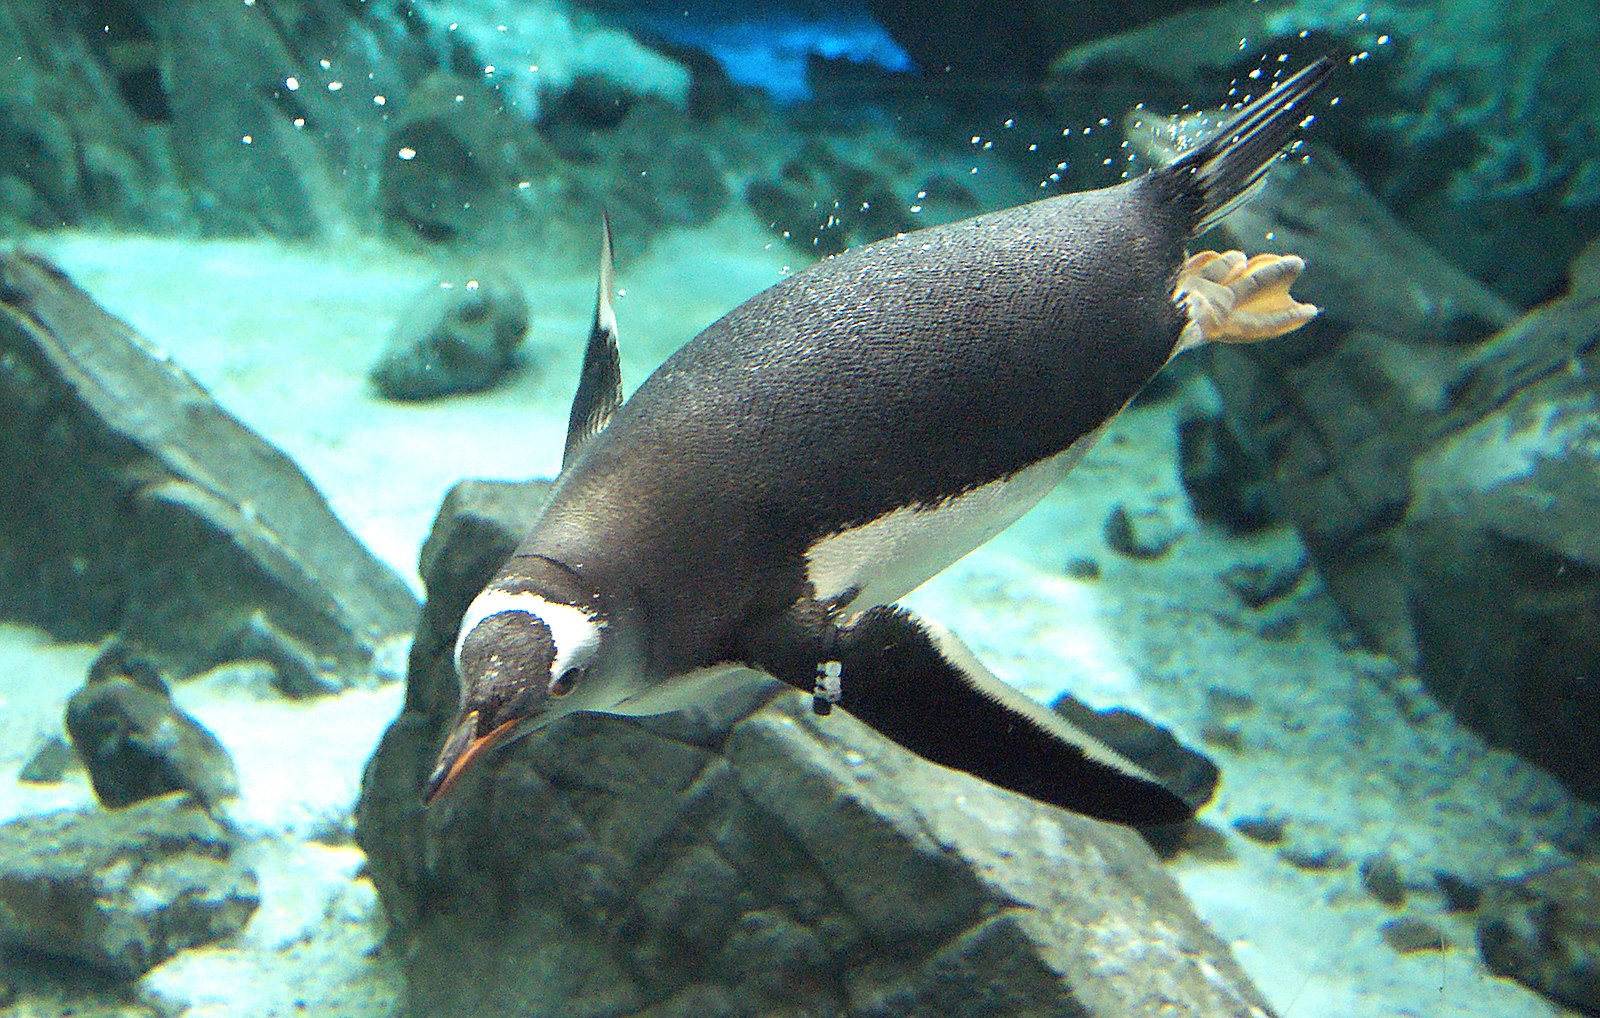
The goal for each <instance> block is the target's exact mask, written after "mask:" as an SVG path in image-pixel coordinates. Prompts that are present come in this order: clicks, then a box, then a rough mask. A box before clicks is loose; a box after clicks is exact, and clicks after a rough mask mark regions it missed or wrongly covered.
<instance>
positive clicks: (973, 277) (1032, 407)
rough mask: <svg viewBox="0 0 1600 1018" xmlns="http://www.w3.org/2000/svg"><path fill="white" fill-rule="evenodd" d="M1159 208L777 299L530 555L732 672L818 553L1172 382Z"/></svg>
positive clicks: (896, 250) (698, 361) (907, 261)
mask: <svg viewBox="0 0 1600 1018" xmlns="http://www.w3.org/2000/svg"><path fill="white" fill-rule="evenodd" d="M1148 193H1149V192H1148V190H1147V189H1146V188H1145V187H1144V186H1143V183H1142V181H1136V182H1132V183H1129V184H1124V185H1121V186H1119V187H1116V188H1111V189H1107V190H1104V191H1098V192H1090V193H1086V194H1076V195H1066V196H1062V197H1059V198H1052V199H1048V200H1045V201H1041V202H1038V203H1035V204H1033V205H1028V206H1024V207H1021V208H1016V209H1010V210H1007V211H1004V212H997V213H994V214H992V215H986V216H979V217H976V218H974V219H971V220H967V221H965V222H961V223H955V224H951V225H948V226H942V227H936V228H934V229H930V230H924V231H920V232H917V233H912V234H906V235H904V236H901V237H897V238H893V239H890V240H886V241H882V242H880V243H877V244H873V245H870V246H868V247H864V248H861V249H858V250H855V251H851V252H848V253H846V254H843V255H840V256H838V257H836V258H831V259H828V260H827V261H824V262H822V263H820V264H818V265H816V266H813V267H812V268H810V269H808V270H807V271H805V272H803V273H800V274H798V275H796V276H794V277H792V278H790V279H788V280H785V281H784V282H782V283H779V284H778V285H776V286H774V287H772V288H771V289H769V290H767V291H765V292H763V293H761V294H758V295H757V296H755V297H754V298H752V299H751V300H749V301H747V302H746V303H744V304H742V305H740V306H739V307H738V308H736V309H735V310H734V311H732V312H731V313H729V314H728V315H726V316H725V317H723V318H722V319H721V320H719V321H717V322H716V323H714V324H713V325H712V326H710V327H709V328H708V329H706V330H705V332H703V333H701V334H700V335H699V336H698V337H696V338H695V339H694V340H692V341H691V342H690V343H689V344H687V345H686V346H685V347H684V348H683V349H681V350H680V351H678V352H677V353H676V354H674V355H673V356H672V357H671V358H669V359H668V360H667V361H666V363H665V364H663V365H662V366H661V368H660V369H659V370H658V371H657V372H656V373H655V374H654V375H652V376H651V377H650V378H649V379H648V380H647V381H646V382H645V383H644V384H643V385H642V386H641V387H640V389H639V390H638V392H636V393H635V394H634V395H633V397H632V398H631V399H630V400H629V401H628V402H627V403H626V404H624V405H623V407H622V408H621V409H620V410H619V411H618V412H617V413H616V416H615V417H614V418H613V419H612V421H611V423H610V426H609V427H608V428H607V429H606V430H605V431H604V432H602V433H601V434H599V435H598V436H596V437H595V438H594V439H593V441H592V443H591V445H590V446H589V447H587V448H586V449H585V450H584V455H583V456H582V457H581V458H580V459H579V460H578V461H577V462H575V463H574V464H573V465H572V468H571V469H570V470H569V471H568V472H567V473H566V474H565V475H564V476H563V477H562V479H561V481H560V483H559V484H558V486H557V488H556V490H555V492H554V493H553V495H552V499H551V503H550V506H549V508H548V509H547V510H546V513H545V515H544V517H543V519H542V520H541V521H540V523H539V525H538V526H537V527H536V528H535V530H534V532H533V533H532V534H531V535H530V536H529V541H528V543H527V544H526V545H525V549H524V550H527V551H535V552H538V553H539V554H544V555H549V556H550V557H552V558H556V559H558V560H560V561H565V562H568V563H569V564H575V563H576V562H586V563H588V564H589V566H588V567H589V568H590V569H601V570H605V571H607V572H611V573H613V575H614V576H615V577H616V579H617V580H619V581H623V582H626V580H625V579H624V578H638V582H641V583H643V584H644V585H645V586H646V587H649V588H651V589H648V590H644V591H641V593H642V595H643V596H644V599H645V600H646V602H647V603H649V604H653V605H654V607H655V608H656V611H657V613H659V614H663V615H670V616H672V617H673V618H674V619H675V620H685V621H686V622H687V620H689V619H691V618H697V621H694V622H689V623H688V624H687V625H686V626H685V632H684V635H685V637H686V643H689V644H698V645H699V646H697V647H695V648H694V649H693V650H692V651H690V649H689V648H688V647H684V648H682V650H683V651H685V652H688V653H690V655H691V656H698V655H702V654H704V653H712V654H715V653H716V651H717V649H720V642H721V641H722V639H723V638H724V637H726V635H727V634H728V633H729V632H730V631H731V630H732V629H734V628H737V627H738V626H740V625H741V624H742V623H743V620H744V619H745V618H746V617H747V616H748V615H749V614H750V613H757V614H759V613H761V612H765V611H771V610H779V609H781V608H782V607H784V606H786V604H787V602H788V601H792V600H793V599H794V597H796V596H799V594H800V593H801V590H800V583H801V581H800V576H799V574H798V573H797V572H795V568H796V567H797V566H798V565H799V564H800V563H799V556H800V555H801V553H802V552H803V551H804V550H805V548H807V547H808V546H809V545H810V544H812V543H813V542H814V541H816V540H817V539H818V538H821V537H823V536H825V535H827V534H829V533H833V532H836V531H838V530H840V529H843V528H845V527H848V526H851V525H855V524H860V523H865V522H868V521H870V520H872V519H875V518H877V517H879V516H881V515H883V514H884V513H886V512H889V511H891V510H893V509H895V508H897V507H899V506H905V505H934V504H937V503H938V502H940V501H941V500H943V499H946V498H949V497H951V496H953V495H957V494H960V493H961V492H963V491H966V490H968V489H971V488H973V487H976V486H979V485H982V484H984V483H987V482H989V481H992V480H995V479H997V478H1002V477H1007V476H1009V475H1011V474H1014V473H1015V472H1017V471H1018V470H1021V469H1023V468H1024V467H1026V466H1028V465H1029V464H1031V463H1034V462H1037V461H1038V460H1041V459H1043V458H1045V457H1048V456H1050V455H1053V454H1054V453H1057V452H1060V451H1061V450H1063V449H1065V448H1066V447H1067V446H1069V445H1071V444H1072V442H1074V441H1075V440H1076V439H1078V438H1079V437H1081V436H1083V435H1085V434H1087V433H1089V432H1091V431H1093V430H1094V429H1095V428H1098V427H1099V426H1100V425H1101V424H1102V423H1104V422H1105V420H1106V419H1107V418H1108V417H1110V416H1111V415H1112V414H1114V413H1115V412H1116V411H1117V410H1118V409H1120V408H1121V407H1122V406H1123V405H1124V404H1125V403H1126V402H1127V401H1128V400H1129V399H1130V398H1131V397H1132V396H1133V395H1134V394H1135V393H1136V392H1137V391H1138V390H1139V388H1140V387H1141V386H1142V385H1143V384H1144V383H1145V382H1146V381H1148V380H1149V378H1150V377H1151V376H1153V375H1154V374H1155V373H1156V372H1157V371H1158V370H1159V369H1160V368H1161V366H1162V365H1163V364H1164V363H1165V362H1166V360H1167V357H1168V355H1169V354H1170V353H1171V351H1172V348H1173V345H1174V343H1175V342H1176V340H1177V337H1178V333H1179V331H1180V330H1181V328H1182V325H1183V319H1182V317H1181V314H1180V313H1179V311H1178V309H1177V308H1176V307H1175V306H1174V304H1173V302H1172V299H1171V293H1172V286H1173V283H1174V280H1175V276H1176V271H1177V267H1178V264H1179V262H1180V261H1181V254H1182V246H1183V243H1184V241H1186V240H1187V239H1188V236H1189V230H1190V226H1191V223H1190V222H1189V220H1188V217H1187V216H1181V217H1174V216H1171V215H1166V214H1165V213H1166V212H1167V211H1168V208H1167V203H1165V202H1151V201H1147V200H1145V198H1144V196H1145V195H1146V194H1148ZM1174 211H1176V210H1174ZM1174 218H1176V219H1177V221H1173V220H1174ZM619 557H620V558H621V559H622V561H617V559H618V558H619ZM752 593H757V594H760V595H761V603H758V604H751V603H748V602H749V597H750V595H751V594H752ZM785 599H787V600H785ZM674 664H676V663H674Z"/></svg>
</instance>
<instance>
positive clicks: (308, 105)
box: [0, 0, 425, 237]
mask: <svg viewBox="0 0 1600 1018" xmlns="http://www.w3.org/2000/svg"><path fill="white" fill-rule="evenodd" d="M4 6H5V10H4V11H0V58H3V59H4V62H5V66H6V67H7V68H8V69H9V70H10V74H9V76H8V82H7V83H8V86H9V87H8V90H7V97H8V98H6V99H0V152H4V153H7V154H8V155H0V194H8V196H10V197H13V198H14V199H15V200H19V201H20V202H22V204H20V205H17V206H13V207H11V208H7V209H6V210H5V211H3V212H0V224H4V223H6V222H7V221H8V220H12V219H13V218H16V219H21V220H25V221H26V222H27V223H28V224H29V225H33V226H38V227H58V226H63V225H74V226H88V225H102V226H119V227H123V228H130V229H145V230H159V231H178V230H189V231H196V230H198V231H203V232H208V233H229V234H238V233H251V234H253V233H258V232H262V231H267V232H270V233H274V234H277V235H280V236H290V237H311V236H323V235H326V234H328V233H331V232H336V231H338V230H340V229H344V228H346V227H347V226H348V225H350V224H351V223H353V222H370V221H371V220H372V219H373V216H372V210H371V207H370V200H369V197H368V196H369V195H370V192H371V190H372V183H373V180H374V177H375V174H376V168H377V164H378V160H379V155H380V153H379V145H380V143H381V140H382V132H381V130H380V124H381V122H382V120H383V117H384V115H385V107H384V105H381V104H380V102H379V101H378V98H377V97H382V100H383V102H385V103H386V102H387V101H389V100H391V99H400V98H402V97H403V96H404V95H405V92H406V83H407V82H408V81H409V80H414V77H415V74H416V69H417V67H418V66H419V64H420V63H421V62H422V60H423V59H425V54H424V51H423V48H422V44H421V42H420V40H418V39H416V38H415V37H414V36H413V35H412V34H411V33H409V32H408V31H406V29H405V27H404V26H403V25H402V24H400V23H398V21H395V22H383V21H380V20H379V19H377V18H375V17H369V16H366V15H365V12H363V11H361V10H359V9H357V8H355V7H353V6H351V5H347V4H344V3H342V2H341V0H297V2H296V3H294V4H274V5H270V6H269V5H266V4H228V5H225V6H223V7H218V8H216V9H212V8H211V6H210V5H208V4H206V3H205V2H204V0H164V2H162V3H157V4H129V3H121V2H118V3H97V4H94V5H92V6H90V7H87V8H85V7H83V6H82V5H78V6H65V7H64V6H62V5H60V4H54V3H49V2H45V0H17V2H15V3H7V4H6V5H4ZM374 6H376V5H374ZM346 85H348V86H349V87H348V88H346V87H345V86H346ZM10 153H17V154H18V155H19V156H21V157H20V158H10V157H9V154H10ZM22 153H26V155H25V156H22V155H21V154H22ZM13 208H14V209H16V210H17V211H16V212H13Z"/></svg>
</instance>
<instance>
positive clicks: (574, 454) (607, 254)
mask: <svg viewBox="0 0 1600 1018" xmlns="http://www.w3.org/2000/svg"><path fill="white" fill-rule="evenodd" d="M612 271H613V270H612V261H611V217H610V216H606V215H604V214H602V217H601V230H600V285H599V287H598V288H597V291H596V293H595V297H594V324H593V325H591V326H590V327H589V345H588V347H587V348H585V349H584V351H583V373H582V374H581V375H580V376H579V378H578V392H577V394H576V395H575V396H573V397H572V413H571V414H570V415H569V416H568V418H567V447H566V451H565V452H564V453H563V454H562V456H561V469H562V470H565V469H567V467H569V466H571V465H572V462H573V460H575V459H577V458H578V452H579V450H580V449H582V448H583V445H584V443H585V442H587V441H589V439H591V438H593V437H594V436H596V435H598V434H600V432H601V431H603V430H605V426H606V425H607V424H608V423H610V421H611V415H612V414H614V413H616V412H617V407H619V406H621V405H622V366H621V364H620V363H619V362H618V355H617V312H616V309H615V308H614V307H612V304H611V293H612V289H613V286H612Z"/></svg>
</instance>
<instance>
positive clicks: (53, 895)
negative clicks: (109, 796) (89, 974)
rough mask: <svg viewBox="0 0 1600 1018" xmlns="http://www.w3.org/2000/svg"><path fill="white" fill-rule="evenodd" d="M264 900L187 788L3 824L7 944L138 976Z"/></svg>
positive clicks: (208, 939) (1, 894) (227, 931)
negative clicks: (116, 805) (132, 802)
mask: <svg viewBox="0 0 1600 1018" xmlns="http://www.w3.org/2000/svg"><path fill="white" fill-rule="evenodd" d="M44 847H48V851H41V848H44ZM259 903H260V892H259V890H258V889H257V885H256V878H255V875H254V874H253V873H252V872H251V871H250V870H249V869H247V868H246V867H245V866H244V865H243V864H242V862H241V861H240V860H239V859H238V858H237V857H236V856H235V854H234V845H233V842H232V841H231V840H230V839H229V837H228V836H227V835H226V834H225V833H224V832H223V831H222V829H221V828H220V827H218V826H217V824H216V822H215V821H213V820H212V819H211V818H210V817H209V816H207V815H206V813H205V812H204V811H203V810H201V809H199V808H197V807H195V806H193V805H190V804H189V803H188V802H187V800H186V798H185V797H184V796H179V795H173V796H166V797H163V798H157V799H150V800H147V801H145V802H143V803H140V804H139V805H136V806H132V807H130V808H128V809H125V810H116V811H112V812H104V811H100V810H88V811H66V812H59V813H50V814H47V815H45V816H40V817H31V818H28V819H25V820H16V821H13V822H11V823H8V824H4V825H0V944H3V945H4V946H6V947H7V948H10V949H12V950H17V951H23V952H27V953H30V954H36V955H46V956H53V957H58V958H64V959H67V960H69V961H72V962H75V963H77V964H80V965H87V966H89V967H91V968H95V969H100V970H102V971H104V972H106V973H109V974H111V975H113V976H116V977H119V978H124V979H134V978H137V977H138V976H141V975H143V974H144V973H145V972H147V971H149V970H150V969H151V968H154V967H155V966H156V965H158V964H160V963H161V962H162V961H164V960H166V959H167V958H170V957H171V956H172V955H174V954H176V953H177V952H179V951H182V950H184V949H185V948H190V947H196V946H199V945H201V944H209V943H212V942H214V941H218V940H222V939H224V938H227V937H230V936H232V935H233V934H235V933H237V932H238V931H239V930H241V929H242V928H243V927H244V924H245V923H246V922H248V921H249V919H250V917H251V916H252V915H253V914H254V913H255V910H256V906H257V905H258V904H259Z"/></svg>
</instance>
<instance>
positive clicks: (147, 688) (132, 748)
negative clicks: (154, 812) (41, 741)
mask: <svg viewBox="0 0 1600 1018" xmlns="http://www.w3.org/2000/svg"><path fill="white" fill-rule="evenodd" d="M66 722H67V734H68V735H70V736H71V737H72V748H73V749H74V750H76V751H77V754H78V757H79V759H80V760H82V761H83V765H84V768H85V769H86V770H87V771H88V772H89V781H90V783H91V784H92V785H93V786H94V794H95V798H97V799H99V800H100V804H101V805H102V806H105V807H107V808H109V809H121V808H122V807H124V806H131V805H133V804H134V803H136V802H143V801H144V800H146V799H153V798H156V797H158V796H162V795H166V794H168V793H169V792H189V793H192V794H193V795H194V797H195V799H196V800H197V801H198V802H199V803H200V805H201V806H202V807H203V808H204V809H206V810H207V811H208V812H211V811H215V810H218V809H221V808H222V807H223V806H224V805H225V804H226V802H227V800H229V799H231V798H233V797H234V796H236V795H238V794H239V772H238V771H237V770H236V769H235V768H234V765H233V758H232V757H230V756H229V755H228V751H227V750H226V749H224V748H223V746H222V744H221V743H220V742H218V741H217V738H216V736H214V735H212V734H211V733H210V732H209V731H207V730H206V727H205V726H204V725H202V724H200V722H198V721H196V720H195V719H194V718H192V717H190V716H189V715H188V714H186V713H184V712H183V711H182V710H179V709H178V706H177V704H175V703H173V702H172V692H171V690H169V689H168V688H167V684H166V683H165V682H163V681H162V680H161V676H160V675H159V674H158V673H157V672H156V670H155V669H154V668H152V667H150V665H148V664H146V663H145V662H142V661H139V660H137V659H133V658H129V657H128V656H127V654H126V652H125V651H124V650H123V649H122V648H121V647H118V646H116V645H115V644H113V645H112V646H111V647H109V648H107V650H106V651H105V652H104V653H102V654H101V655H100V657H99V658H98V659H96V661H95V663H94V665H93V666H91V667H90V669H89V678H88V681H87V682H85V683H84V686H83V688H82V689H80V690H78V691H77V692H76V693H74V694H72V699H70V700H68V701H67V718H66Z"/></svg>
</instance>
